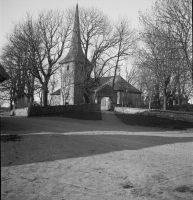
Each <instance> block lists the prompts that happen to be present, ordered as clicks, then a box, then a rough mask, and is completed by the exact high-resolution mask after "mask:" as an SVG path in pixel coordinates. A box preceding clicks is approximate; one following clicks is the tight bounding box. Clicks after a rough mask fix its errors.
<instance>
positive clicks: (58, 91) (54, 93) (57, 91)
mask: <svg viewBox="0 0 193 200" xmlns="http://www.w3.org/2000/svg"><path fill="white" fill-rule="evenodd" d="M50 95H60V89H58V90H56V91H55V92H53V93H52V94H50Z"/></svg>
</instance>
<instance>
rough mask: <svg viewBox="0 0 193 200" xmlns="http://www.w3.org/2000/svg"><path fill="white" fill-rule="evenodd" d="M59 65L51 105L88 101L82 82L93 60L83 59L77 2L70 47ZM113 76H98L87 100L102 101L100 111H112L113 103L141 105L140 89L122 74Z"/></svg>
mask: <svg viewBox="0 0 193 200" xmlns="http://www.w3.org/2000/svg"><path fill="white" fill-rule="evenodd" d="M85 63H86V65H85ZM59 64H60V72H61V88H60V89H58V90H57V91H55V92H53V93H52V94H51V95H52V103H51V105H78V104H84V103H88V100H87V101H86V99H85V95H84V92H83V89H82V88H83V87H82V85H83V83H84V81H85V80H84V79H85V70H86V71H87V70H89V69H91V67H92V63H91V62H90V61H89V60H88V59H87V58H86V56H85V54H84V53H83V50H82V46H81V35H80V25H79V12H78V5H77V6H76V11H75V19H74V28H73V33H72V39H71V46H70V49H69V52H68V53H67V55H66V57H65V58H64V59H63V60H61V61H60V63H59ZM91 79H92V78H91V77H90V80H91ZM113 79H114V77H113V76H108V77H101V78H100V79H99V81H98V83H97V85H95V86H93V87H91V88H90V91H91V94H90V96H89V103H95V104H101V109H102V110H111V109H112V108H113V107H114V106H127V107H131V106H132V107H138V106H140V104H141V92H140V91H139V90H138V89H136V88H135V87H133V86H132V85H131V84H130V83H128V82H127V81H126V80H125V79H124V78H122V77H121V76H116V77H115V80H114V81H113ZM113 82H114V84H113Z"/></svg>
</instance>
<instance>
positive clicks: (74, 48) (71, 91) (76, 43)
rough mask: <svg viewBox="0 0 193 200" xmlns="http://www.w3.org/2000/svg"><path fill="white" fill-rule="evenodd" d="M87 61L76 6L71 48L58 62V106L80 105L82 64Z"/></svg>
mask: <svg viewBox="0 0 193 200" xmlns="http://www.w3.org/2000/svg"><path fill="white" fill-rule="evenodd" d="M85 61H87V59H86V58H85V55H84V53H83V50H82V47H81V36H80V24H79V13H78V4H77V5H76V12H75V18H74V28H73V33H72V39H71V46H70V49H69V52H68V54H67V55H66V57H65V58H64V59H63V60H62V61H61V62H60V66H61V76H62V77H61V90H60V104H61V105H64V104H66V103H68V104H71V105H73V104H81V103H84V101H83V94H82V83H83V79H84V77H85V76H84V74H85V73H84V63H85Z"/></svg>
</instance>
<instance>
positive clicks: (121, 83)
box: [94, 76, 141, 93]
mask: <svg viewBox="0 0 193 200" xmlns="http://www.w3.org/2000/svg"><path fill="white" fill-rule="evenodd" d="M113 77H114V76H108V77H102V78H100V81H99V85H98V86H97V87H95V88H94V91H95V92H97V91H100V90H102V89H103V88H104V87H105V86H107V85H109V86H111V87H113ZM114 90H117V91H125V90H126V91H127V92H131V93H141V92H140V91H139V90H138V89H136V88H135V87H133V86H132V85H131V84H130V83H128V82H127V81H126V80H125V79H123V78H122V77H121V76H116V77H115V85H114Z"/></svg>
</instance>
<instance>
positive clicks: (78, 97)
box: [74, 62, 84, 104]
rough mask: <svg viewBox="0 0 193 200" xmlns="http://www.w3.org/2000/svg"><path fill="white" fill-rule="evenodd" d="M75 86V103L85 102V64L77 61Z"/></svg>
mask: <svg viewBox="0 0 193 200" xmlns="http://www.w3.org/2000/svg"><path fill="white" fill-rule="evenodd" d="M75 65H76V67H75V80H76V81H75V86H74V104H82V103H84V99H83V94H82V85H83V82H84V72H83V64H81V63H78V62H76V63H75Z"/></svg>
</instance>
